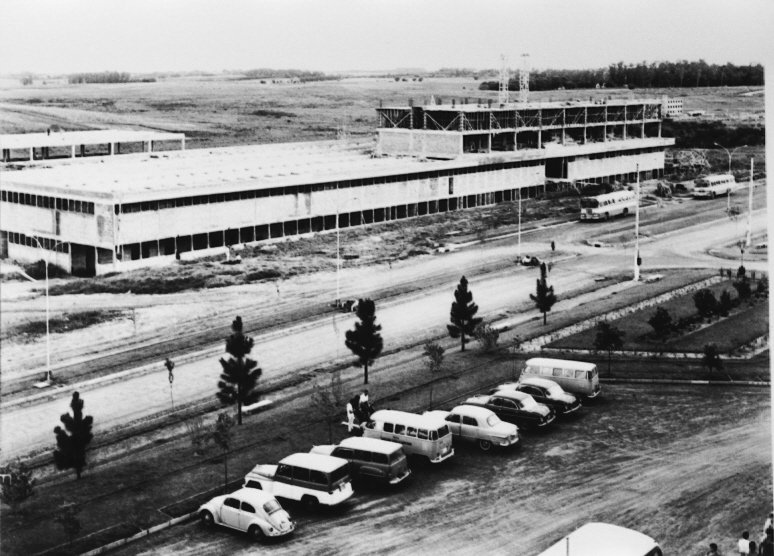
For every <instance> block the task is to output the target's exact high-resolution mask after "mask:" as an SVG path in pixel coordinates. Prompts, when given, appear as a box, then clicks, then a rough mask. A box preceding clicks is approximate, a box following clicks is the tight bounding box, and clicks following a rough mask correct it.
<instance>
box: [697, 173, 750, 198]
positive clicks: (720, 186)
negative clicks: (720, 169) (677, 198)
mask: <svg viewBox="0 0 774 556" xmlns="http://www.w3.org/2000/svg"><path fill="white" fill-rule="evenodd" d="M693 183H694V187H693V198H694V199H701V198H703V199H714V198H715V197H717V196H718V195H730V194H731V192H732V191H734V190H736V189H737V188H738V187H739V186H738V185H737V184H736V179H734V176H732V175H731V174H719V175H715V176H706V177H703V178H699V179H697V180H694V182H693Z"/></svg>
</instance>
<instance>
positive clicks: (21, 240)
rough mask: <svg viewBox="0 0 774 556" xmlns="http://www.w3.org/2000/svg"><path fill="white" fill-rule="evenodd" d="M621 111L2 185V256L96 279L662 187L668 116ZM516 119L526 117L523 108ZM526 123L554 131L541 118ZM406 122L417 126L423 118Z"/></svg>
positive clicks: (388, 115)
mask: <svg viewBox="0 0 774 556" xmlns="http://www.w3.org/2000/svg"><path fill="white" fill-rule="evenodd" d="M621 106H622V108H621V111H620V112H615V113H616V114H619V113H620V115H621V116H622V118H623V119H622V120H620V122H621V123H619V120H618V119H616V118H615V117H613V118H610V119H605V120H604V125H602V126H600V125H592V126H588V127H577V126H576V124H573V123H570V124H569V125H565V124H567V117H568V110H569V108H567V109H565V107H560V108H555V107H553V105H549V106H548V107H547V108H545V110H550V111H552V112H551V114H552V116H551V117H552V118H554V120H553V121H554V122H555V123H556V122H560V121H561V122H564V124H562V125H559V126H558V127H557V125H554V124H552V125H545V126H543V125H542V124H539V125H538V127H537V128H535V129H533V127H534V126H528V127H529V129H522V128H521V127H519V126H517V127H516V128H514V129H510V130H505V131H503V128H502V127H500V128H491V127H490V128H487V129H484V127H482V126H483V124H479V127H478V128H476V129H473V130H468V129H466V125H463V126H462V127H463V129H462V131H460V129H459V125H456V127H455V126H450V127H451V129H447V130H443V129H425V128H424V127H423V128H421V129H417V128H413V127H396V126H395V125H393V123H394V121H395V120H394V118H395V117H398V118H399V119H400V118H402V117H404V116H405V114H406V113H405V112H404V113H403V115H402V116H401V115H400V114H399V113H398V112H397V109H384V108H380V109H379V115H380V127H379V129H378V130H377V132H378V138H377V144H376V148H374V145H373V143H372V142H367V143H358V142H344V141H317V142H307V143H286V144H275V145H256V146H245V147H227V148H213V149H192V150H182V151H170V152H164V153H149V152H139V153H135V154H126V155H123V156H121V157H104V158H99V159H96V158H92V159H88V160H86V159H79V160H78V161H77V162H74V163H71V164H60V165H57V166H56V167H53V168H41V169H25V170H21V171H14V172H11V171H5V172H4V173H3V176H2V178H3V179H2V185H1V187H0V254H2V256H3V257H9V258H12V259H16V260H20V261H35V260H40V259H48V260H50V261H51V262H55V263H56V264H57V265H58V266H60V267H62V268H64V269H66V270H67V271H69V272H72V273H73V274H79V275H96V274H104V273H107V272H114V271H122V270H129V269H133V268H138V267H144V266H153V265H163V264H169V263H171V262H173V261H175V260H176V259H186V258H191V257H196V256H202V255H207V254H213V253H218V252H223V251H225V250H226V249H227V248H228V247H229V246H233V245H240V244H249V243H254V242H260V241H270V240H275V239H278V238H283V237H287V236H296V235H303V234H310V233H316V232H325V231H330V230H335V229H336V228H337V227H339V228H346V227H349V226H358V225H362V224H371V223H378V222H384V221H390V220H396V219H402V218H410V217H414V216H420V215H424V214H434V213H438V212H448V211H455V210H463V209H466V208H471V207H476V206H482V205H490V204H494V203H499V202H507V201H512V200H515V199H516V198H518V196H519V194H520V192H521V195H522V196H523V197H531V196H535V195H538V194H540V193H541V192H542V191H543V189H544V187H545V184H546V180H547V179H548V180H560V181H562V180H563V181H573V180H584V181H591V180H617V181H621V182H626V181H630V180H633V179H635V178H636V168H637V166H638V165H639V169H640V173H641V176H642V177H655V176H657V175H660V173H661V172H662V171H663V166H664V149H665V148H666V147H667V146H668V145H670V144H673V140H671V139H664V138H661V137H659V135H660V119H659V118H658V117H656V116H657V115H658V106H660V105H656V106H657V108H656V112H655V113H654V112H652V109H651V108H649V107H650V105H648V104H646V103H639V104H636V105H632V104H627V105H621ZM627 107H628V110H629V112H628V114H632V116H631V118H628V117H627V115H626V114H627ZM637 107H639V108H637ZM455 108H457V107H455ZM479 108H480V110H478V111H476V110H472V107H467V108H466V109H465V118H466V119H468V120H471V119H473V120H475V121H479V122H484V121H490V122H491V121H492V120H491V118H492V117H493V115H492V113H491V111H489V109H488V107H486V108H484V107H479ZM387 110H392V112H386V111H387ZM509 110H510V111H511V112H512V113H513V114H516V116H515V117H516V118H518V117H519V114H518V113H519V112H520V110H521V108H515V107H514V108H511V109H509ZM529 110H537V112H536V114H537V118H538V122H540V121H544V120H543V118H544V115H543V110H544V108H543V107H538V108H537V109H534V108H529ZM557 110H558V111H557ZM579 110H580V111H579ZM600 110H602V111H601V112H600ZM638 110H639V111H638ZM435 111H436V107H435V106H432V107H428V112H427V116H428V117H429V118H433V119H437V118H436V116H435V115H434V114H435ZM589 111H591V112H592V113H593V114H604V113H606V111H607V108H606V107H601V108H600V107H599V106H597V105H589V106H581V107H580V108H577V107H576V109H575V111H573V112H570V113H571V114H572V115H573V117H576V116H578V114H584V118H586V119H587V118H588V117H589V116H588V114H589ZM447 112H448V111H447ZM407 114H408V115H409V117H412V118H413V116H414V115H416V114H418V112H417V110H416V107H409V110H408V112H407ZM439 117H440V116H439ZM445 117H446V118H453V117H454V116H453V115H452V114H451V113H449V114H446V116H445ZM421 119H422V120H423V121H427V119H428V118H425V117H424V116H422V117H421ZM544 123H546V124H548V121H547V120H546V121H544ZM616 126H618V127H620V129H618V130H616ZM600 130H602V131H600ZM525 134H526V135H525ZM581 139H583V140H581ZM506 147H511V148H506Z"/></svg>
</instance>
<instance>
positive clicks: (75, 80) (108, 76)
mask: <svg viewBox="0 0 774 556" xmlns="http://www.w3.org/2000/svg"><path fill="white" fill-rule="evenodd" d="M154 81H156V79H155V78H154V77H145V78H141V79H140V78H135V79H133V78H132V75H131V74H130V73H126V72H120V71H102V72H96V73H71V74H70V75H68V76H67V82H68V83H70V84H81V83H136V82H140V83H152V82H154Z"/></svg>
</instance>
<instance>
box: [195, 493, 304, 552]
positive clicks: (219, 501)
mask: <svg viewBox="0 0 774 556" xmlns="http://www.w3.org/2000/svg"><path fill="white" fill-rule="evenodd" d="M199 519H201V521H202V523H204V525H205V526H212V525H215V524H217V525H224V526H226V527H231V528H232V529H237V530H238V531H245V532H246V533H247V534H248V535H250V537H252V538H253V539H255V540H261V539H264V538H266V537H281V536H283V535H288V534H290V533H292V532H293V530H294V529H295V528H296V524H295V522H294V521H293V520H292V519H290V516H289V515H288V513H287V512H286V511H285V510H283V509H282V506H280V504H279V502H277V499H276V498H274V496H272V495H271V494H267V493H266V492H264V491H261V490H258V489H254V488H242V489H240V490H237V491H236V492H232V493H231V494H226V495H224V496H216V497H215V498H213V499H212V500H210V501H209V502H207V503H206V504H203V505H202V506H201V507H200V508H199Z"/></svg>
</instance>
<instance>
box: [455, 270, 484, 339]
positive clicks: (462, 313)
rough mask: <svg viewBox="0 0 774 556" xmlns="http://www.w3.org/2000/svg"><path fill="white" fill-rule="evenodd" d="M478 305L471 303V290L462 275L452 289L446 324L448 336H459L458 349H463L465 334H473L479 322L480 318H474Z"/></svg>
mask: <svg viewBox="0 0 774 556" xmlns="http://www.w3.org/2000/svg"><path fill="white" fill-rule="evenodd" d="M477 312H478V305H476V304H475V303H473V292H471V291H469V290H468V280H467V278H465V277H464V276H463V277H462V278H460V283H459V284H458V285H457V289H456V290H454V301H453V302H452V304H451V313H450V316H449V318H450V320H451V324H447V325H446V328H447V329H448V330H449V336H451V337H452V338H460V345H461V349H460V351H465V336H466V335H467V336H473V334H474V333H475V331H476V327H477V326H478V325H479V324H481V320H482V319H480V318H476V313H477Z"/></svg>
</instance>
